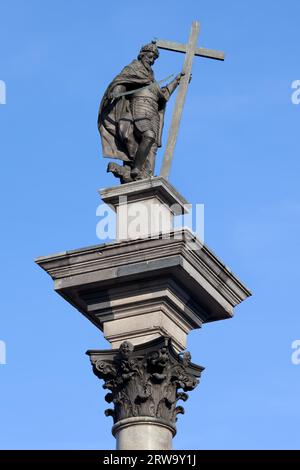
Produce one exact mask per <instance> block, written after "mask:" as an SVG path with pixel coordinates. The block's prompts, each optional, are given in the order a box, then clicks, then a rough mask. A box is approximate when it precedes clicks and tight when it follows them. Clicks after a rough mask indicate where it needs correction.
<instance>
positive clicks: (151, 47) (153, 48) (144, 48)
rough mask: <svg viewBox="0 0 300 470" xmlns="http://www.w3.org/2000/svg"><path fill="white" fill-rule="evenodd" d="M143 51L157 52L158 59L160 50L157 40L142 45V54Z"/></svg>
mask: <svg viewBox="0 0 300 470" xmlns="http://www.w3.org/2000/svg"><path fill="white" fill-rule="evenodd" d="M142 52H153V53H154V54H155V57H156V59H157V57H159V51H158V47H157V45H156V41H152V42H150V43H149V44H146V45H145V46H142V47H141V50H140V54H141V53H142Z"/></svg>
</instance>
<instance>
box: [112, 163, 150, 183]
mask: <svg viewBox="0 0 300 470" xmlns="http://www.w3.org/2000/svg"><path fill="white" fill-rule="evenodd" d="M107 172H108V173H112V174H113V175H114V176H116V177H117V178H120V182H121V184H125V183H132V182H133V181H138V180H145V179H148V178H151V176H152V175H151V174H150V173H149V172H147V171H145V170H139V169H138V168H133V169H132V168H131V166H129V165H124V166H121V165H118V164H117V163H114V162H110V163H109V164H108V166H107Z"/></svg>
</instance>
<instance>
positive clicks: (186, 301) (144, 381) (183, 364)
mask: <svg viewBox="0 0 300 470" xmlns="http://www.w3.org/2000/svg"><path fill="white" fill-rule="evenodd" d="M100 194H101V197H102V199H103V201H104V202H105V203H107V204H108V205H109V206H110V207H112V208H113V209H114V210H115V212H116V216H117V227H118V233H117V237H116V241H114V242H112V243H104V244H99V245H96V246H92V247H85V248H80V249H77V250H72V251H65V252H61V253H58V254H56V255H50V256H45V257H40V258H38V259H37V260H36V262H37V263H38V265H39V266H41V267H42V268H43V269H44V270H45V271H46V272H47V273H48V274H50V276H51V277H52V279H53V280H54V288H55V291H56V292H57V293H58V294H60V295H61V296H62V297H63V298H64V299H65V300H66V301H68V302H69V303H70V304H71V305H73V306H74V307H75V308H77V309H78V310H79V311H80V312H81V313H82V314H83V315H85V316H86V318H88V319H89V320H90V321H91V322H92V323H93V324H94V325H95V326H96V327H97V328H99V329H100V330H101V331H103V334H104V336H105V338H106V339H107V340H108V341H109V343H110V345H111V347H112V349H110V350H106V351H89V352H88V354H89V356H90V358H91V361H92V364H93V370H94V372H95V374H96V375H97V376H98V377H99V378H101V379H103V380H104V383H105V388H107V389H108V390H109V393H108V394H107V395H106V401H108V402H110V403H111V404H112V408H111V409H110V410H108V411H107V412H106V414H107V415H111V416H112V417H113V420H114V426H113V434H114V436H115V437H116V440H117V448H118V449H124V450H125V449H133V450H134V449H141V448H142V449H149V450H150V449H154V450H159V449H170V448H171V446H172V444H171V443H172V437H173V435H174V434H175V432H176V427H175V423H176V416H177V415H178V414H179V413H183V408H182V406H180V405H177V401H178V400H186V399H187V394H186V392H187V391H189V390H192V389H193V388H195V386H196V385H197V383H198V380H199V377H200V374H201V371H202V368H201V367H199V366H196V365H195V364H192V363H191V362H190V355H189V354H188V353H183V354H182V351H184V350H185V348H186V343H187V336H188V334H189V332H190V331H191V330H193V329H196V328H201V327H202V325H205V324H207V323H210V322H213V321H219V320H225V319H228V318H231V317H232V316H233V311H234V307H236V306H237V305H238V304H240V303H241V302H242V301H243V300H245V299H246V298H247V297H249V295H251V294H250V292H249V291H248V289H247V288H246V287H245V286H244V285H243V284H242V283H241V282H240V281H239V279H238V278H237V277H236V276H235V275H234V274H233V273H232V272H231V271H230V269H229V268H228V267H227V266H226V265H225V264H223V263H222V262H221V261H220V259H218V258H217V257H216V256H215V255H214V253H213V252H212V251H210V249H209V248H208V247H207V246H206V245H204V244H203V243H202V242H201V241H199V240H197V238H196V237H195V235H194V234H193V233H192V232H191V231H190V230H188V229H178V230H174V229H173V218H174V215H177V214H183V213H184V212H185V211H186V210H188V206H187V201H186V200H185V199H184V198H183V197H182V196H181V195H180V194H179V193H178V192H177V191H176V189H175V188H174V187H173V186H172V185H171V184H170V183H169V182H167V181H165V180H164V179H163V178H161V177H155V178H150V179H148V180H142V181H136V182H133V183H128V184H124V185H121V186H116V187H112V188H106V189H102V190H101V191H100ZM136 217H138V218H139V226H140V229H141V230H140V231H135V230H132V228H133V227H134V225H135V224H136V220H135V218H136ZM132 221H133V225H131V222H132ZM166 338H167V339H166ZM180 353H181V355H180Z"/></svg>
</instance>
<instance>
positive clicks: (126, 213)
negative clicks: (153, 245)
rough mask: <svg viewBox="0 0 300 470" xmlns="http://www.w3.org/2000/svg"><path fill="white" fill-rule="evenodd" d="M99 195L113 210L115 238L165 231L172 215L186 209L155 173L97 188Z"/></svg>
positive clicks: (187, 207) (164, 232) (150, 234)
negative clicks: (149, 176) (115, 217)
mask: <svg viewBox="0 0 300 470" xmlns="http://www.w3.org/2000/svg"><path fill="white" fill-rule="evenodd" d="M99 194H100V196H101V199H102V200H103V202H105V203H106V204H108V205H109V206H110V207H111V208H112V209H113V210H114V211H115V212H116V216H117V224H116V225H117V234H116V235H117V236H116V238H117V240H118V241H124V240H137V239H139V238H145V237H151V238H154V237H156V236H159V235H161V234H166V233H169V232H171V231H172V230H173V227H174V215H183V214H185V213H187V212H188V210H189V204H188V202H187V201H186V200H185V199H184V198H183V197H182V196H181V195H180V194H179V193H178V192H177V191H176V190H175V188H174V187H173V186H172V185H171V184H170V183H169V182H168V181H166V180H165V179H164V178H161V177H159V176H157V177H155V178H149V179H147V180H141V181H135V182H134V183H128V184H123V185H121V186H113V187H112V188H105V189H100V190H99Z"/></svg>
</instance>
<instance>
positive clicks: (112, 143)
mask: <svg viewBox="0 0 300 470" xmlns="http://www.w3.org/2000/svg"><path fill="white" fill-rule="evenodd" d="M150 82H153V71H152V69H151V68H149V69H147V68H146V67H145V66H144V65H143V64H142V62H141V61H139V60H134V61H132V62H131V64H129V65H127V66H126V67H124V69H123V70H122V71H121V73H120V74H119V75H117V76H116V77H115V78H114V80H113V81H112V82H111V83H110V84H109V86H108V88H107V90H106V91H105V93H104V96H103V98H102V101H101V103H100V107H99V114H98V129H99V132H100V136H101V142H102V153H103V156H104V157H110V158H117V159H119V160H123V161H124V162H128V161H131V160H132V159H133V158H134V156H133V155H129V154H128V150H127V147H126V146H125V145H124V139H128V140H129V139H130V140H132V141H135V142H136V139H135V138H134V136H133V133H134V123H133V117H132V113H131V109H130V101H129V100H130V98H132V97H134V95H125V96H121V97H120V98H113V99H112V98H111V93H112V92H113V90H114V88H115V87H116V86H118V85H122V86H123V87H124V91H130V90H135V89H137V88H141V87H142V86H146V85H148V84H149V83H150ZM157 86H158V85H157ZM161 95H162V99H161V100H159V103H158V104H159V109H158V113H159V133H158V138H157V146H158V147H161V135H162V129H163V121H164V112H165V104H166V99H163V97H164V96H163V93H162V94H161ZM120 120H121V121H122V124H123V125H122V132H121V131H120V127H119V122H120ZM124 123H125V126H124ZM137 146H138V143H137V142H136V150H137Z"/></svg>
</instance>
